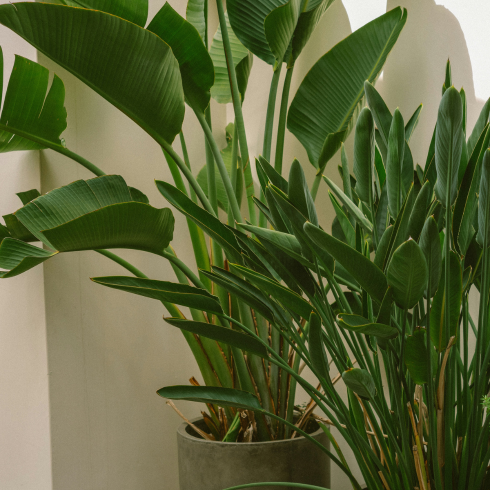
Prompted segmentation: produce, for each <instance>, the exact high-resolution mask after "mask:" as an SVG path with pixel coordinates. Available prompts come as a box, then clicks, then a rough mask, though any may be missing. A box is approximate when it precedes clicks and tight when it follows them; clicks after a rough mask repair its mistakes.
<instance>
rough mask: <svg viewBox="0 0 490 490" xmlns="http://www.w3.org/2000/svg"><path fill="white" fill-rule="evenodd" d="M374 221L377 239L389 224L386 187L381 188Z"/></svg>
mask: <svg viewBox="0 0 490 490" xmlns="http://www.w3.org/2000/svg"><path fill="white" fill-rule="evenodd" d="M375 221H376V222H375V223H374V226H376V228H377V229H378V237H380V236H383V233H384V232H385V230H386V226H387V224H388V222H389V216H388V191H387V189H386V186H383V190H382V191H381V195H380V196H379V200H378V206H377V208H376V217H375ZM378 246H379V244H378Z"/></svg>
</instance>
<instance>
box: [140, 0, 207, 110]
mask: <svg viewBox="0 0 490 490" xmlns="http://www.w3.org/2000/svg"><path fill="white" fill-rule="evenodd" d="M147 30H148V31H150V32H153V33H154V34H156V35H157V36H158V37H160V38H161V39H163V40H164V41H165V42H166V43H167V44H168V45H169V46H170V47H171V48H172V52H173V54H174V56H175V57H176V58H177V61H178V62H179V66H180V73H181V75H182V86H183V88H184V95H185V98H186V100H187V102H188V103H189V105H190V106H191V107H192V108H195V109H199V110H200V111H201V112H204V111H205V110H206V107H207V106H208V105H209V101H210V99H211V93H210V90H211V87H212V86H213V84H214V67H213V62H212V61H211V57H210V56H209V53H208V50H207V49H206V46H204V42H203V40H202V38H201V36H200V35H199V32H197V30H196V28H195V27H194V26H193V25H192V24H191V23H190V22H187V21H186V20H185V19H184V18H183V17H181V16H180V15H179V14H178V13H177V12H176V11H175V10H174V9H173V8H172V7H171V6H170V4H169V3H168V2H167V3H165V5H164V6H163V7H162V8H161V9H160V10H159V11H158V13H157V14H156V15H155V17H153V19H152V21H151V22H150V24H149V25H148V27H147Z"/></svg>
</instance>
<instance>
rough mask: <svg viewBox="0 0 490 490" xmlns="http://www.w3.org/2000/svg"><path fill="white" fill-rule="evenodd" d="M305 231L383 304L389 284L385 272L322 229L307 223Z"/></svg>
mask: <svg viewBox="0 0 490 490" xmlns="http://www.w3.org/2000/svg"><path fill="white" fill-rule="evenodd" d="M304 230H305V232H306V234H307V235H308V236H309V237H310V239H311V240H312V241H313V242H314V243H316V244H317V245H318V246H319V247H320V248H322V249H324V250H325V251H326V252H328V253H329V254H330V255H332V257H333V258H334V259H335V260H337V261H338V262H340V264H342V266H343V267H344V268H345V269H346V270H347V272H349V273H350V274H351V275H352V276H353V277H354V278H355V279H356V281H357V282H358V283H359V284H360V286H361V287H362V288H363V289H365V290H366V291H367V292H368V294H369V295H371V296H372V297H373V298H374V299H375V300H376V301H378V302H379V303H381V302H382V301H383V297H384V295H385V293H386V289H387V287H388V284H387V282H386V277H385V275H384V274H383V272H382V271H381V270H380V269H379V268H378V267H377V266H376V265H374V263H373V262H371V261H370V260H369V259H368V258H367V257H365V256H364V255H362V254H361V253H359V252H358V251H357V250H355V249H354V248H351V247H349V246H348V245H346V244H345V243H342V242H341V241H340V240H337V239H336V238H334V237H333V236H331V235H329V234H328V233H325V232H324V231H323V230H321V229H320V228H318V227H316V226H315V225H312V224H311V223H305V226H304Z"/></svg>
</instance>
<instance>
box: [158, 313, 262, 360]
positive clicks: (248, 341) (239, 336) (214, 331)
mask: <svg viewBox="0 0 490 490" xmlns="http://www.w3.org/2000/svg"><path fill="white" fill-rule="evenodd" d="M165 321H166V322H167V323H169V324H170V325H172V326H174V327H177V328H180V329H182V330H186V331H188V332H192V333H195V334H197V335H200V336H203V337H207V338H208V339H212V340H216V341H218V342H222V343H223V344H226V345H231V346H232V347H237V348H238V349H240V350H242V351H244V352H249V353H251V354H255V355H257V356H259V357H262V358H263V359H269V355H268V353H267V349H266V347H265V346H264V345H263V344H261V343H260V342H259V341H258V340H257V339H255V338H254V337H252V336H250V335H248V334H244V333H240V332H237V331H236V330H232V329H231V328H225V327H220V326H218V325H214V324H213V323H205V322H195V321H192V320H182V318H165Z"/></svg>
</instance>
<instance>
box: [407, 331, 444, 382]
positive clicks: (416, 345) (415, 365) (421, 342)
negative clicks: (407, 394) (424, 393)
mask: <svg viewBox="0 0 490 490" xmlns="http://www.w3.org/2000/svg"><path fill="white" fill-rule="evenodd" d="M426 337H427V332H426V331H425V329H424V328H417V329H416V330H415V331H414V332H413V335H409V336H408V337H407V341H406V344H405V364H406V366H407V368H408V372H409V373H410V376H411V378H412V380H413V382H414V383H415V384H417V385H423V384H426V383H427V382H428V381H429V380H428V379H427V372H428V370H427V367H428V366H427V339H426ZM430 358H431V362H432V372H434V373H435V372H436V371H437V362H438V356H437V352H436V351H435V350H432V351H431V356H430ZM431 382H432V381H431Z"/></svg>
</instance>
